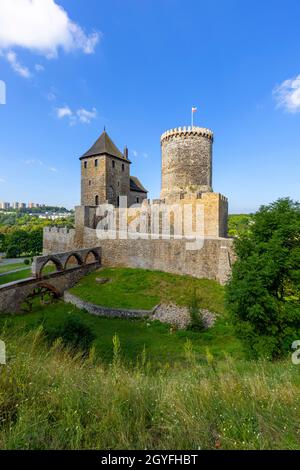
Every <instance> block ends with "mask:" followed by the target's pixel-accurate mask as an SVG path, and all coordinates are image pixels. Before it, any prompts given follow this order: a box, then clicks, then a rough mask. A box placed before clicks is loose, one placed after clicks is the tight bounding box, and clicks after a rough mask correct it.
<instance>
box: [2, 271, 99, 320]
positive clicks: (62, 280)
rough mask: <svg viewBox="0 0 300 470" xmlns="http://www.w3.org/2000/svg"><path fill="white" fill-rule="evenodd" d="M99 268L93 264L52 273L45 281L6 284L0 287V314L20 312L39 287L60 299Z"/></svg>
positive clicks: (36, 280)
mask: <svg viewBox="0 0 300 470" xmlns="http://www.w3.org/2000/svg"><path fill="white" fill-rule="evenodd" d="M98 267H99V263H92V264H87V265H84V266H80V267H75V268H72V269H68V270H67V271H63V272H56V273H52V274H49V275H47V276H44V277H43V279H39V278H36V277H31V278H28V279H24V280H21V281H15V282H10V283H9V284H4V285H2V286H0V313H15V312H18V311H19V310H20V308H21V306H22V303H23V302H24V301H25V300H26V298H27V297H28V295H30V294H31V293H32V292H33V291H34V290H35V289H37V288H39V287H46V288H47V289H49V290H51V291H52V292H54V293H55V294H56V295H57V296H58V297H59V296H61V295H63V293H64V291H65V290H66V289H70V288H71V287H73V286H74V285H75V284H77V282H78V281H79V280H80V279H81V278H82V276H84V275H86V274H89V273H90V272H92V271H95V269H97V268H98Z"/></svg>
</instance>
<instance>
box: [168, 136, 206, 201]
mask: <svg viewBox="0 0 300 470" xmlns="http://www.w3.org/2000/svg"><path fill="white" fill-rule="evenodd" d="M212 145H213V132H212V131H211V130H209V129H205V128H203V127H178V128H177V129H171V130H169V131H167V132H165V133H164V134H163V135H162V136H161V148H162V187H161V199H165V201H166V202H168V201H169V202H172V201H176V200H178V199H183V198H186V197H197V195H199V194H201V193H203V192H211V191H212Z"/></svg>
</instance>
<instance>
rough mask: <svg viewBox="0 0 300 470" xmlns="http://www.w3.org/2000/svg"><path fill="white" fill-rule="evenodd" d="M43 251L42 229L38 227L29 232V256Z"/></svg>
mask: <svg viewBox="0 0 300 470" xmlns="http://www.w3.org/2000/svg"><path fill="white" fill-rule="evenodd" d="M42 251H43V229H42V228H38V229H35V230H32V231H31V232H29V239H28V252H27V254H29V255H31V256H36V255H39V254H40V253H41V252H42Z"/></svg>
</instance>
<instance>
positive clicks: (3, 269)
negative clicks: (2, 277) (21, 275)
mask: <svg viewBox="0 0 300 470" xmlns="http://www.w3.org/2000/svg"><path fill="white" fill-rule="evenodd" d="M19 268H26V265H25V264H24V263H12V264H0V274H2V273H7V272H8V271H13V270H14V269H19Z"/></svg>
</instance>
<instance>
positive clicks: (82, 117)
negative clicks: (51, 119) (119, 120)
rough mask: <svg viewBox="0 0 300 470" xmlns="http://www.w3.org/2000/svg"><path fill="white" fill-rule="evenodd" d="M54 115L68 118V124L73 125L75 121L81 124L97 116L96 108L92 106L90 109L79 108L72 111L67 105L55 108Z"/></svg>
mask: <svg viewBox="0 0 300 470" xmlns="http://www.w3.org/2000/svg"><path fill="white" fill-rule="evenodd" d="M55 112H56V117H57V118H58V119H63V118H65V117H66V118H68V119H69V122H70V125H72V126H74V125H75V124H76V123H77V122H81V123H83V124H90V122H91V121H92V120H93V119H95V118H96V117H97V109H96V108H92V110H91V111H89V110H88V109H85V108H80V109H78V110H77V111H74V112H73V111H72V110H71V108H70V107H69V106H67V105H65V106H63V107H61V108H56V109H55Z"/></svg>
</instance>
